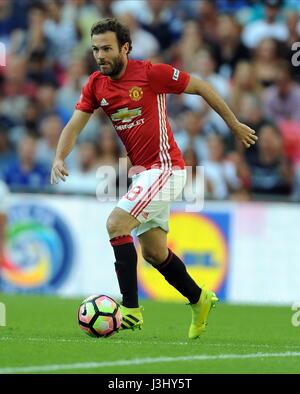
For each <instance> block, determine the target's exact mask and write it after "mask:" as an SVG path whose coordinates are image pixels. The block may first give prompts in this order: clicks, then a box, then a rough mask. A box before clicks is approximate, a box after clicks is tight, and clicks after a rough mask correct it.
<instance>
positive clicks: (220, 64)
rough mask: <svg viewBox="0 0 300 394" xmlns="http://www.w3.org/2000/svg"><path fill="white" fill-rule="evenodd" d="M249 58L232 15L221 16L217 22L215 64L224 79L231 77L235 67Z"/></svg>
mask: <svg viewBox="0 0 300 394" xmlns="http://www.w3.org/2000/svg"><path fill="white" fill-rule="evenodd" d="M249 58H250V52H249V49H248V48H247V47H246V46H245V45H244V44H243V43H242V42H241V26H240V25H239V24H238V23H237V21H236V20H235V18H234V16H233V15H221V16H219V20H218V44H217V50H216V64H217V69H218V72H219V73H220V74H221V75H222V76H223V77H224V78H226V79H229V78H231V77H232V74H233V73H234V70H235V67H236V65H237V64H238V63H239V62H240V61H242V60H248V59H249Z"/></svg>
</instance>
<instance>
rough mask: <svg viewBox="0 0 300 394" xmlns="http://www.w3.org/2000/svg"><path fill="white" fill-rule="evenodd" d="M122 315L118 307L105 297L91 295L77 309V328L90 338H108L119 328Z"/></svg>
mask: <svg viewBox="0 0 300 394" xmlns="http://www.w3.org/2000/svg"><path fill="white" fill-rule="evenodd" d="M121 320H122V315H121V311H120V308H119V305H118V304H117V303H116V302H115V301H114V300H113V299H112V298H110V297H108V296H106V295H93V296H90V297H88V298H86V299H85V300H83V301H82V303H81V304H80V306H79V309H78V323H79V327H80V328H81V329H82V330H83V331H84V332H85V333H86V334H88V335H90V336H92V337H97V338H99V337H109V336H111V335H113V334H114V333H115V332H116V331H118V329H119V328H120V326H121Z"/></svg>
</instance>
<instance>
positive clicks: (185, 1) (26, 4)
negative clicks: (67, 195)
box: [0, 0, 300, 201]
mask: <svg viewBox="0 0 300 394" xmlns="http://www.w3.org/2000/svg"><path fill="white" fill-rule="evenodd" d="M112 16H115V17H117V18H118V19H119V20H120V21H121V22H123V23H125V24H126V25H128V27H129V28H130V30H131V34H132V40H133V51H132V53H131V54H130V56H131V58H135V59H150V60H151V61H152V62H154V63H160V62H163V63H169V64H171V65H173V66H175V67H177V68H179V69H182V70H185V71H187V72H189V73H192V74H193V75H196V76H198V77H199V78H202V79H203V80H206V81H208V82H209V83H210V84H211V85H212V86H213V87H214V88H215V89H216V91H217V92H218V93H219V94H220V95H221V96H222V97H223V99H224V100H225V101H226V102H227V103H228V105H229V106H230V108H231V109H232V110H233V111H234V113H235V114H236V116H237V117H238V119H239V120H240V121H242V122H244V123H246V124H247V125H249V126H250V127H252V128H253V129H255V130H256V133H257V135H258V137H259V140H258V143H257V144H256V145H255V146H254V147H252V148H251V149H249V150H245V149H244V148H243V147H242V146H241V144H239V143H238V142H237V141H236V140H235V139H234V137H233V136H232V134H231V132H230V130H229V129H228V127H227V126H226V124H225V123H224V122H223V120H222V119H221V118H220V117H219V116H218V115H217V114H216V113H215V112H214V111H212V110H211V109H210V108H209V107H208V105H207V104H206V102H205V101H204V100H203V99H202V98H201V97H199V96H193V95H180V96H176V95H170V96H169V97H168V113H169V120H170V123H171V126H172V128H173V131H174V133H175V139H176V141H177V144H178V146H179V148H180V149H181V151H182V152H183V155H184V158H185V161H186V165H189V166H192V167H193V168H194V171H193V176H192V178H190V179H189V181H188V182H189V184H188V187H190V188H191V190H192V189H193V183H194V182H196V180H197V177H198V176H200V175H199V172H198V171H196V167H197V166H204V177H205V185H206V187H205V197H206V198H208V199H216V200H228V199H230V200H249V199H270V198H271V199H279V200H285V201H299V200H300V65H299V64H300V53H299V54H298V55H297V51H296V50H297V49H298V51H299V50H300V1H297V0H294V1H292V0H286V1H283V0H282V1H280V0H266V1H263V2H262V1H254V0H253V1H251V0H236V1H231V0H215V1H206V0H65V1H63V0H44V1H42V0H39V1H30V0H27V1H26V0H19V1H18V0H0V42H1V43H2V44H5V48H6V57H5V58H6V65H5V66H3V65H2V66H1V67H0V178H2V180H4V182H5V183H6V185H7V186H8V187H9V188H10V189H12V190H32V191H41V192H43V191H46V192H47V191H49V190H50V185H49V173H50V169H51V163H52V160H53V157H54V153H55V148H56V145H57V142H58V139H59V136H60V133H61V131H62V128H63V127H64V125H65V124H66V123H67V121H68V119H69V118H70V116H71V114H72V112H73V110H74V107H75V104H76V102H77V101H78V99H79V96H80V94H81V89H82V87H83V85H84V84H85V82H86V81H87V79H88V76H89V74H90V73H92V72H93V71H95V70H96V64H95V62H94V60H93V57H92V52H91V49H90V27H91V25H92V24H93V23H94V22H95V21H97V20H99V19H100V18H103V17H112ZM297 42H299V45H298V46H297V45H296V46H297V48H296V50H295V45H294V46H293V44H294V43H297ZM1 48H4V47H3V45H2V46H1ZM293 49H294V50H293ZM292 59H294V60H293V61H292ZM2 60H3V56H2ZM298 63H299V64H298ZM125 156H126V152H124V148H123V147H122V146H121V145H120V143H119V141H118V139H117V138H116V133H115V131H114V129H113V128H112V125H111V124H110V123H109V122H108V119H106V117H105V115H104V113H103V112H101V109H99V110H97V111H96V112H95V113H94V115H93V116H92V118H91V120H90V122H89V123H88V124H87V126H86V127H85V129H84V130H83V131H82V133H81V134H80V136H79V139H78V143H77V145H76V147H75V149H74V150H73V152H72V153H71V154H70V156H69V157H68V159H67V166H68V169H69V172H70V176H69V178H68V181H67V182H66V183H65V184H58V185H56V186H55V188H56V191H60V192H62V193H63V192H72V193H89V194H90V193H92V194H95V190H96V187H97V185H98V184H99V179H97V177H96V169H97V168H98V167H99V165H112V166H114V167H115V168H116V169H118V160H119V157H125ZM52 190H53V189H52Z"/></svg>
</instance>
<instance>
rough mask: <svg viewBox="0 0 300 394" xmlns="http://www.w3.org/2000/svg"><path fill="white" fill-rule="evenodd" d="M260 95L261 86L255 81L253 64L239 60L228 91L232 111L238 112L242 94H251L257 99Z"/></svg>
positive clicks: (240, 108)
mask: <svg viewBox="0 0 300 394" xmlns="http://www.w3.org/2000/svg"><path fill="white" fill-rule="evenodd" d="M260 95H261V86H260V84H259V83H258V82H257V79H256V75H255V70H254V67H253V65H252V64H251V63H249V62H246V61H241V62H239V63H238V64H237V67H236V69H235V72H234V75H233V80H232V88H231V91H230V100H229V102H230V106H231V108H232V110H233V112H234V113H235V114H240V112H241V111H242V104H241V103H242V100H243V98H244V96H247V97H249V96H252V97H253V99H254V100H256V101H259V99H260Z"/></svg>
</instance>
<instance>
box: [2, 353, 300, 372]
mask: <svg viewBox="0 0 300 394" xmlns="http://www.w3.org/2000/svg"><path fill="white" fill-rule="evenodd" d="M271 357H273V358H274V357H279V358H282V357H300V352H285V353H250V354H219V355H206V354H202V355H195V356H178V357H147V358H136V359H132V360H118V361H103V362H84V363H74V364H50V365H36V366H30V367H7V368H0V374H4V373H6V374H8V373H30V372H54V371H61V370H70V369H93V368H105V367H120V366H130V365H143V364H162V363H173V362H178V361H209V360H234V359H235V360H243V359H264V358H271Z"/></svg>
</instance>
